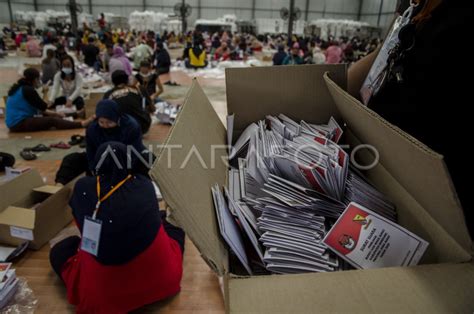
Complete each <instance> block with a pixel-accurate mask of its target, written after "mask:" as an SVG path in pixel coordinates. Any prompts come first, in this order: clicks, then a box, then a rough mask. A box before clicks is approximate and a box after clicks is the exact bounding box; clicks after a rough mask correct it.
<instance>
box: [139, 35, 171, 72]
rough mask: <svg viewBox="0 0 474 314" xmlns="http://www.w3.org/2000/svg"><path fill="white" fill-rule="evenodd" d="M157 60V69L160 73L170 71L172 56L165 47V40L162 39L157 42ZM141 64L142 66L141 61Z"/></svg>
mask: <svg viewBox="0 0 474 314" xmlns="http://www.w3.org/2000/svg"><path fill="white" fill-rule="evenodd" d="M155 61H156V71H157V73H158V75H161V74H166V73H169V72H170V66H171V57H170V54H169V53H168V51H167V50H166V49H165V47H164V45H163V42H161V41H160V42H158V43H156V50H155ZM142 63H143V62H142ZM140 66H141V63H140Z"/></svg>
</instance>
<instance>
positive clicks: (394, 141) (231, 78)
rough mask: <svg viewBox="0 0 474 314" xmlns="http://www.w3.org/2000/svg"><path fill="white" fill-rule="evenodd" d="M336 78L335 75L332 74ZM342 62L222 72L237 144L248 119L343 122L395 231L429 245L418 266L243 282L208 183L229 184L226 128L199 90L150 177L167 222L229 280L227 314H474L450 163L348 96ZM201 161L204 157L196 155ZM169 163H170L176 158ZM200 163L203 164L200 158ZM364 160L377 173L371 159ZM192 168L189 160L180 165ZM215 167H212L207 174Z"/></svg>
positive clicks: (472, 271) (472, 269)
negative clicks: (390, 209)
mask: <svg viewBox="0 0 474 314" xmlns="http://www.w3.org/2000/svg"><path fill="white" fill-rule="evenodd" d="M326 72H330V75H329V76H328V75H327V74H325V73H326ZM345 86H346V68H345V66H344V65H322V66H321V65H315V66H297V67H291V66H290V67H269V68H248V69H227V70H226V90H227V106H228V112H229V113H234V114H235V121H234V129H235V133H236V134H235V137H234V141H235V138H236V137H238V136H239V134H240V133H241V132H242V130H243V129H244V128H245V127H246V126H247V125H248V124H249V123H251V122H255V121H257V120H260V119H263V118H264V117H265V115H267V114H273V115H276V114H279V113H284V114H286V115H288V116H289V117H291V118H293V119H295V120H300V119H304V120H305V121H308V122H311V123H326V122H327V121H328V119H329V117H330V116H334V117H335V118H336V119H338V120H339V121H340V122H341V121H344V122H345V123H347V127H348V128H347V130H346V135H347V136H346V138H347V141H348V142H349V144H350V145H351V146H354V145H357V144H358V143H364V144H370V145H373V146H374V147H376V149H377V150H378V151H379V154H380V161H379V163H378V165H377V166H376V167H375V168H373V169H371V170H370V171H368V172H367V176H368V177H369V179H371V180H372V181H373V182H374V183H375V185H376V186H377V187H378V188H379V189H380V190H381V191H382V192H384V193H385V194H386V195H387V196H388V197H390V198H391V200H392V201H394V203H395V204H396V205H397V211H398V215H399V223H400V224H401V225H402V226H404V227H406V228H407V229H408V230H410V231H412V232H414V233H415V234H417V235H419V236H421V237H422V238H423V239H425V240H427V241H428V242H430V245H429V247H428V250H427V252H426V253H425V255H424V257H423V259H422V261H421V265H418V266H414V267H403V268H402V267H393V268H380V269H371V270H351V271H341V272H332V273H308V274H299V275H268V276H242V275H240V274H242V273H241V272H240V271H239V269H238V267H236V265H235V263H233V262H229V255H228V252H227V249H226V245H225V244H224V242H223V240H222V239H221V237H220V235H219V230H218V225H217V221H216V215H215V213H214V206H213V201H212V197H211V185H213V184H214V183H219V184H220V185H225V184H226V176H227V167H226V165H224V163H223V162H220V158H221V157H226V156H227V152H226V150H225V149H223V148H221V149H218V148H216V147H214V150H215V152H216V154H215V156H213V154H212V149H211V145H218V146H217V147H224V146H225V144H226V130H225V128H224V126H223V125H222V123H221V121H220V120H219V118H218V116H217V114H216V113H215V111H214V109H213V108H212V106H211V105H210V103H209V100H208V99H207V97H206V96H205V94H204V92H203V90H202V89H201V87H200V86H199V84H198V83H197V81H194V83H193V85H192V87H191V89H190V91H189V93H188V95H187V97H186V101H185V103H184V105H183V107H182V110H181V113H180V114H179V116H178V118H177V120H176V123H175V125H174V127H173V129H172V131H171V132H170V135H169V137H168V139H167V141H166V144H167V145H168V146H169V147H172V145H182V146H183V148H182V149H177V148H173V149H171V150H169V151H170V152H171V154H168V152H169V151H166V150H163V151H162V152H161V153H160V155H159V157H158V159H157V160H156V162H155V165H154V168H153V169H152V171H151V175H152V177H153V178H154V179H155V180H156V181H157V182H158V184H159V186H160V188H161V192H162V194H163V197H164V199H165V201H166V202H167V204H168V205H169V207H170V208H171V215H172V218H173V219H174V220H175V221H176V222H177V223H178V224H179V225H180V226H182V227H183V228H184V230H185V231H186V233H187V235H188V236H189V237H190V238H191V240H192V241H193V243H194V244H195V245H196V247H197V248H198V250H199V251H200V252H201V254H202V256H203V258H204V260H206V261H207V263H208V264H209V266H210V267H211V268H212V269H213V270H214V271H215V272H216V274H218V275H221V276H224V294H225V305H226V311H227V312H234V313H315V312H350V313H368V312H371V313H384V312H426V313H441V312H443V313H445V312H466V313H467V312H470V313H472V311H473V310H474V298H473V297H472V291H474V264H473V263H472V262H471V259H472V250H471V245H472V242H471V239H470V238H469V235H468V233H467V228H466V225H465V222H464V217H463V214H462V210H461V208H460V204H459V201H458V199H457V196H456V193H455V190H454V189H453V186H452V183H451V179H450V177H449V174H448V172H447V170H446V167H445V164H444V162H443V157H442V156H441V155H439V154H437V153H436V152H434V151H432V150H430V149H429V148H428V147H426V146H425V145H423V144H422V143H420V142H418V141H417V140H416V139H414V138H412V137H411V136H409V135H407V134H406V133H404V132H403V131H401V130H400V129H398V128H396V127H395V126H393V125H391V124H389V123H388V122H387V121H385V120H383V119H382V118H381V117H380V116H379V115H377V114H376V113H374V112H373V111H371V110H370V109H368V108H366V107H364V106H363V105H362V104H361V103H360V102H358V101H357V100H356V99H354V98H352V97H351V96H350V95H349V94H347V93H346V92H345V91H344V89H345ZM191 150H193V151H194V152H199V156H198V155H197V154H196V153H193V154H192V156H191V157H189V156H190V153H189V152H190V151H191ZM169 156H170V157H171V158H169ZM198 157H199V158H198ZM359 157H360V158H359V159H358V160H359V162H360V160H363V161H365V162H367V164H370V163H371V162H372V160H373V156H372V155H371V154H369V153H367V151H365V153H364V152H362V151H361V153H360V156H359ZM185 162H186V163H185ZM212 164H215V166H214V167H212Z"/></svg>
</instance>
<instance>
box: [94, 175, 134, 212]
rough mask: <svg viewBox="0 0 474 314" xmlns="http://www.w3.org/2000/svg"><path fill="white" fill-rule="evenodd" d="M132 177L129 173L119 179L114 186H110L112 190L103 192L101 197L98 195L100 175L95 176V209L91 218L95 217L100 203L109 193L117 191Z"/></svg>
mask: <svg viewBox="0 0 474 314" xmlns="http://www.w3.org/2000/svg"><path fill="white" fill-rule="evenodd" d="M131 177H132V175H131V174H129V175H128V176H127V177H126V178H125V179H123V180H122V181H120V182H119V183H118V184H117V185H116V186H115V187H114V188H112V190H110V191H109V193H107V194H105V195H104V196H102V198H101V197H100V177H99V176H97V200H98V201H97V204H96V205H95V210H94V214H93V215H92V218H93V219H95V217H96V216H97V212H98V211H99V207H100V204H101V203H102V202H103V201H105V200H106V199H108V198H109V197H110V195H112V194H114V192H115V191H117V190H118V189H119V188H120V187H121V186H122V185H123V184H124V183H125V182H126V181H127V180H128V179H130V178H131Z"/></svg>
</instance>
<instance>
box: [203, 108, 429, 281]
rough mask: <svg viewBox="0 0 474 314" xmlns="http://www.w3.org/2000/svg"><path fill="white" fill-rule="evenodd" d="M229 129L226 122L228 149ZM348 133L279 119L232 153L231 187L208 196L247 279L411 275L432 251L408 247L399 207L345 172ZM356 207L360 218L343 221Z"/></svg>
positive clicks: (244, 138) (249, 134) (333, 125)
mask: <svg viewBox="0 0 474 314" xmlns="http://www.w3.org/2000/svg"><path fill="white" fill-rule="evenodd" d="M232 125H233V123H232V118H230V120H228V132H229V134H228V140H229V142H230V139H231V138H232V134H231V132H232ZM342 134H343V130H342V128H341V127H340V126H339V124H338V123H337V122H336V120H335V119H333V118H331V119H330V120H329V122H328V123H327V124H324V125H316V124H310V123H306V122H305V121H300V122H299V123H297V122H296V121H293V120H292V119H290V118H289V117H287V116H285V115H282V114H280V115H279V116H278V117H276V116H267V117H266V119H265V120H262V121H258V122H256V123H252V124H251V125H249V126H248V127H247V128H246V129H245V130H244V132H243V133H242V135H241V136H240V138H239V139H238V140H237V141H236V143H235V145H234V146H233V147H231V149H230V152H229V163H230V165H231V168H230V170H229V176H228V187H224V190H222V189H221V188H220V187H219V186H218V185H215V186H214V187H213V188H212V195H213V199H214V204H215V208H216V213H217V218H218V219H217V220H218V223H219V228H220V230H221V234H222V236H223V238H224V240H225V241H226V242H227V244H228V245H229V247H230V249H231V251H232V252H233V253H234V254H235V256H236V257H237V259H238V260H239V261H240V262H241V264H242V265H243V267H244V268H245V270H246V271H247V272H248V273H249V274H255V273H256V272H260V269H261V268H264V269H266V271H267V272H271V273H280V274H291V273H303V272H329V271H337V270H344V269H348V268H351V265H352V266H354V267H356V268H376V267H384V266H408V265H416V264H417V262H418V260H419V259H420V258H421V256H422V254H423V253H424V251H425V249H426V247H427V243H426V242H425V241H423V240H422V239H420V238H418V237H417V236H416V235H413V234H410V235H409V236H407V237H406V238H405V235H406V232H407V231H406V230H402V229H403V228H401V227H399V226H398V225H396V219H397V214H396V210H395V206H394V205H393V204H392V203H391V202H390V201H389V200H388V199H387V198H386V197H385V196H384V195H383V194H382V193H380V192H379V191H377V190H376V189H375V188H374V187H373V186H372V185H371V184H370V183H369V182H368V181H367V180H366V179H365V178H364V177H363V175H362V174H361V173H360V172H359V171H358V170H357V169H355V168H354V167H352V166H350V165H349V164H350V160H349V155H348V154H347V152H345V151H344V150H343V149H342V147H341V146H340V145H338V142H339V140H340V139H341V137H342ZM351 206H352V210H353V211H354V208H357V209H358V210H359V211H357V215H356V216H354V217H349V215H350V213H349V214H346V212H347V211H349V210H350V208H351ZM351 213H352V212H351ZM367 217H368V218H367ZM351 219H352V220H351ZM347 221H352V222H353V224H352V225H351V224H350V223H348V222H347ZM387 230H391V231H390V232H392V233H390V232H389V231H387ZM341 232H342V233H341ZM351 232H352V233H351ZM359 237H360V239H359V240H360V241H359V242H358V243H357V239H358V238H359ZM390 239H391V241H394V242H393V243H392V242H390V243H388V242H389V240H390ZM404 241H405V242H404ZM410 241H411V242H410ZM364 243H365V244H364ZM407 243H410V244H407ZM405 244H406V249H405ZM390 246H392V247H394V248H395V247H396V250H395V249H388V248H389V247H390Z"/></svg>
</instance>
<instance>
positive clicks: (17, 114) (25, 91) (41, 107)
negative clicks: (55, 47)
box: [5, 68, 92, 132]
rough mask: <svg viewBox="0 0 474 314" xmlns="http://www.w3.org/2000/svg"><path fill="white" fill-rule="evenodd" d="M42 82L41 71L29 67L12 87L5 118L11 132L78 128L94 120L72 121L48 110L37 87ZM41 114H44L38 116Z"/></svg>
mask: <svg viewBox="0 0 474 314" xmlns="http://www.w3.org/2000/svg"><path fill="white" fill-rule="evenodd" d="M40 84H41V83H40V73H39V71H38V70H36V69H33V68H28V69H26V70H25V71H24V72H23V77H22V78H21V79H20V80H18V82H17V83H15V84H14V85H13V86H12V87H11V88H10V91H9V92H8V99H7V104H6V119H5V122H6V125H7V127H8V128H9V129H10V132H33V131H43V130H49V129H52V128H55V129H78V128H83V127H86V126H87V125H88V124H89V123H90V122H91V121H92V120H91V119H88V120H84V121H82V122H71V121H67V120H63V119H62V118H63V117H64V115H63V114H60V113H56V112H54V111H51V110H48V109H47V107H48V104H47V103H46V102H45V101H44V100H43V99H42V98H41V97H40V96H39V95H38V93H37V92H36V89H35V88H36V87H39V86H40ZM39 114H42V115H43V116H38V115H39Z"/></svg>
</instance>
